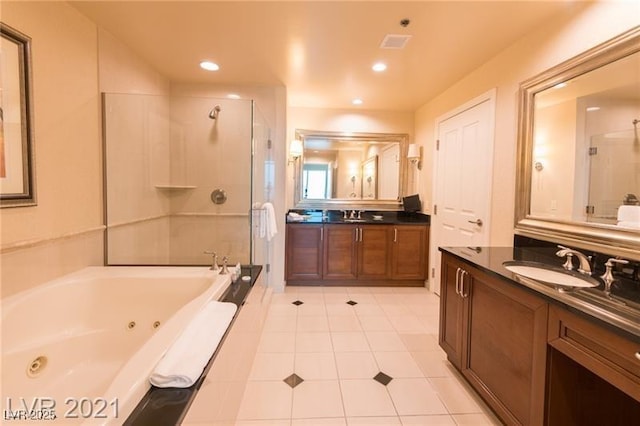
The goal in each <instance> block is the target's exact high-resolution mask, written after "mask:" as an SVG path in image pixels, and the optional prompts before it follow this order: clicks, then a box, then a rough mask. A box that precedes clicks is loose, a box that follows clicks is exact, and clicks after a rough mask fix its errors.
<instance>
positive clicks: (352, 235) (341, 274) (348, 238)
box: [322, 225, 359, 280]
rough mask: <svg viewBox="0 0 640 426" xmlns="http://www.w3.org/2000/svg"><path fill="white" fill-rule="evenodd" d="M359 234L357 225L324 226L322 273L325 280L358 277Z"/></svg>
mask: <svg viewBox="0 0 640 426" xmlns="http://www.w3.org/2000/svg"><path fill="white" fill-rule="evenodd" d="M358 235H359V234H358V228H357V226H355V225H325V226H324V256H323V258H324V260H323V266H322V273H323V278H324V279H325V280H353V279H356V277H357V273H356V265H357V264H356V249H357V239H358Z"/></svg>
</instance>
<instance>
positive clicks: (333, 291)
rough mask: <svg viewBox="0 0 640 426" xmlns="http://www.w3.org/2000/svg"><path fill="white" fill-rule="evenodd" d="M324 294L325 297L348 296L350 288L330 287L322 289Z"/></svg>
mask: <svg viewBox="0 0 640 426" xmlns="http://www.w3.org/2000/svg"><path fill="white" fill-rule="evenodd" d="M322 292H323V293H324V294H325V295H327V294H347V293H348V292H349V287H345V286H333V285H328V286H325V287H322Z"/></svg>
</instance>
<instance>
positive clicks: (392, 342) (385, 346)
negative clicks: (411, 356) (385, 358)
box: [365, 331, 407, 352]
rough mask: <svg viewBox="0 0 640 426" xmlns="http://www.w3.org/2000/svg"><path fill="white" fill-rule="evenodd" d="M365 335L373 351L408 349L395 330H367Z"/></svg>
mask: <svg viewBox="0 0 640 426" xmlns="http://www.w3.org/2000/svg"><path fill="white" fill-rule="evenodd" d="M365 335H366V336H367V340H368V341H369V346H370V347H371V350H372V351H373V352H387V351H389V352H393V351H400V352H402V351H406V350H407V348H406V347H405V345H404V343H402V340H401V339H400V336H399V335H398V333H396V332H393V331H366V332H365Z"/></svg>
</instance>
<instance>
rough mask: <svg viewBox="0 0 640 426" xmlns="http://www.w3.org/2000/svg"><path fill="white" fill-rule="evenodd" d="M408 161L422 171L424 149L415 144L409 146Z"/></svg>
mask: <svg viewBox="0 0 640 426" xmlns="http://www.w3.org/2000/svg"><path fill="white" fill-rule="evenodd" d="M407 159H408V160H409V161H411V164H415V165H416V167H417V168H418V170H422V147H421V146H418V144H415V143H412V144H409V149H408V150H407Z"/></svg>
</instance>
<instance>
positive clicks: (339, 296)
mask: <svg viewBox="0 0 640 426" xmlns="http://www.w3.org/2000/svg"><path fill="white" fill-rule="evenodd" d="M348 301H349V294H347V292H346V291H343V292H340V293H325V294H324V303H326V304H327V305H343V304H346V303H347V302H348ZM347 306H349V305H347Z"/></svg>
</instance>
